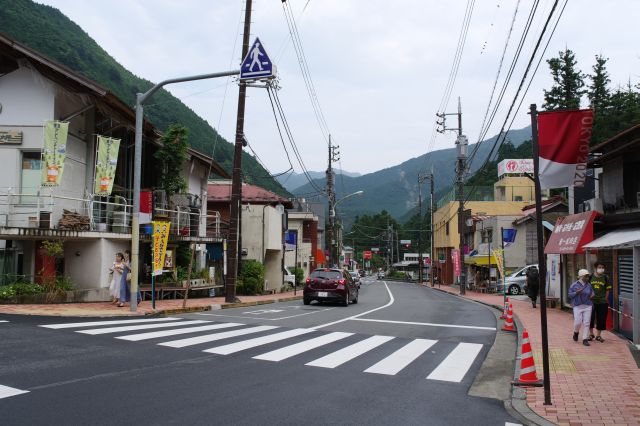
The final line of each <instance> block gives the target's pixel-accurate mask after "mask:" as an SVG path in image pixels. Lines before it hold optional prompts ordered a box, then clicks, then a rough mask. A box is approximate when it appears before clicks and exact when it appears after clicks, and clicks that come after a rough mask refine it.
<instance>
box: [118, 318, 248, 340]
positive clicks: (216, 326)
mask: <svg viewBox="0 0 640 426" xmlns="http://www.w3.org/2000/svg"><path fill="white" fill-rule="evenodd" d="M176 325H180V324H176ZM240 325H244V324H240V323H237V322H225V323H222V324H213V325H203V326H200V327H187V328H178V329H176V330H160V331H152V332H149V333H140V334H130V335H128V336H118V337H116V339H122V340H129V341H130V342H137V341H140V340H147V339H155V338H157V337H167V336H175V335H177V334H187V333H193V332H196V331H209V330H217V329H220V328H229V327H238V326H240Z"/></svg>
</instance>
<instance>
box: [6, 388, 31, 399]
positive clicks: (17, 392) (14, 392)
mask: <svg viewBox="0 0 640 426" xmlns="http://www.w3.org/2000/svg"><path fill="white" fill-rule="evenodd" d="M23 393H29V391H26V390H22V389H16V388H12V387H9V386H4V385H0V399H2V398H9V397H10V396H16V395H22V394H23Z"/></svg>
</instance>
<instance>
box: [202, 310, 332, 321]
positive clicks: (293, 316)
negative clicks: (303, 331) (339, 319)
mask: <svg viewBox="0 0 640 426" xmlns="http://www.w3.org/2000/svg"><path fill="white" fill-rule="evenodd" d="M332 309H335V308H325V309H320V310H317V311H313V312H305V313H304V314H296V315H289V316H286V317H278V318H264V317H247V316H242V315H223V314H204V313H198V314H195V315H203V316H210V317H224V318H243V319H259V320H265V321H279V320H283V319H289V318H296V317H302V316H305V315H312V314H317V313H320V312H324V311H330V310H332Z"/></svg>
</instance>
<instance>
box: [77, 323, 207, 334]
mask: <svg viewBox="0 0 640 426" xmlns="http://www.w3.org/2000/svg"><path fill="white" fill-rule="evenodd" d="M210 322H211V321H205V320H193V321H182V322H170V323H168V324H165V323H163V324H144V325H125V326H121V327H107V328H92V329H90V330H77V331H76V333H83V334H91V335H96V334H109V333H121V332H123V331H135V330H149V329H153V328H167V327H177V326H180V325H192V324H205V323H210Z"/></svg>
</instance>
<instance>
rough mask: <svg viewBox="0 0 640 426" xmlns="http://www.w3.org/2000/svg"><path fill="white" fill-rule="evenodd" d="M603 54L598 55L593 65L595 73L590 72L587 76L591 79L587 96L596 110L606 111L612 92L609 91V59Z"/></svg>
mask: <svg viewBox="0 0 640 426" xmlns="http://www.w3.org/2000/svg"><path fill="white" fill-rule="evenodd" d="M608 60H609V58H605V57H604V56H602V55H596V63H595V64H594V65H593V68H592V69H593V74H589V75H588V76H587V78H588V79H589V80H591V83H590V84H589V86H588V88H587V97H588V98H589V105H590V107H591V108H592V109H594V110H595V111H596V114H597V113H598V112H600V111H602V112H604V111H605V109H606V108H607V107H608V106H609V103H610V101H611V92H610V91H609V83H611V79H610V78H609V72H608V71H607V61H608Z"/></svg>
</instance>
